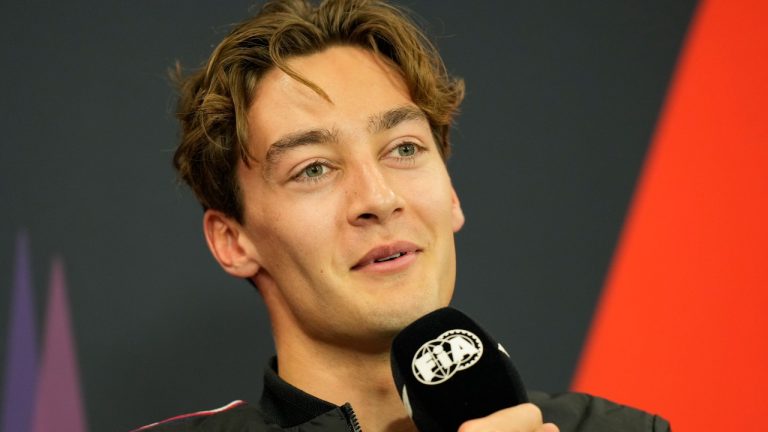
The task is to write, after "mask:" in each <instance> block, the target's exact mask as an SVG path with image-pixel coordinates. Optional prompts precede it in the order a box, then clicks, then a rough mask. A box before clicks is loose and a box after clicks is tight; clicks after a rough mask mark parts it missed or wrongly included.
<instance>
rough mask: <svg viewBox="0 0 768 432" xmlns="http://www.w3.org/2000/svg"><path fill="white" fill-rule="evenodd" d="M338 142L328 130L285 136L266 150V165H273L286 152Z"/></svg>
mask: <svg viewBox="0 0 768 432" xmlns="http://www.w3.org/2000/svg"><path fill="white" fill-rule="evenodd" d="M337 140H338V133H337V132H336V131H331V130H328V129H312V130H308V131H301V132H295V133H292V134H288V135H285V136H284V137H282V138H280V139H279V140H277V141H275V142H274V143H272V145H271V146H269V150H267V157H266V159H267V165H268V166H269V165H274V164H276V163H277V161H278V160H279V159H280V156H281V155H282V154H283V153H285V152H286V151H288V150H290V149H292V148H296V147H300V146H305V145H311V144H327V143H331V142H334V141H337Z"/></svg>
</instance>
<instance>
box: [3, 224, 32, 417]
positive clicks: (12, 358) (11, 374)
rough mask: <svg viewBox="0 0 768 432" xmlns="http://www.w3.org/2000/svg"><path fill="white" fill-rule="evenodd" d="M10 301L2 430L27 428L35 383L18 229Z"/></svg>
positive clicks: (28, 284)
mask: <svg viewBox="0 0 768 432" xmlns="http://www.w3.org/2000/svg"><path fill="white" fill-rule="evenodd" d="M10 305H11V311H10V314H9V315H10V321H9V323H8V339H7V342H6V343H7V344H8V345H7V350H6V353H7V354H6V355H7V358H6V362H5V379H4V380H3V382H4V383H5V385H4V388H3V408H2V419H3V420H2V421H3V423H2V426H3V427H2V431H3V432H29V428H30V426H31V418H32V408H33V404H34V400H35V387H36V385H37V382H36V380H37V342H36V338H37V336H36V334H35V333H36V327H35V313H34V305H33V301H32V273H31V271H30V264H29V242H28V240H27V235H26V233H25V232H20V233H19V234H18V236H17V238H16V263H15V267H14V278H13V289H12V293H11V301H10Z"/></svg>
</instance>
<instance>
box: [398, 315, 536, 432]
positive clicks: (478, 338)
mask: <svg viewBox="0 0 768 432" xmlns="http://www.w3.org/2000/svg"><path fill="white" fill-rule="evenodd" d="M391 356H392V375H393V376H394V378H395V385H396V386H397V391H398V392H399V393H400V398H401V399H402V400H403V404H405V408H406V410H407V411H408V414H409V415H410V416H411V418H412V419H413V422H414V423H415V424H416V427H417V428H418V429H419V432H456V431H457V430H458V429H459V426H460V425H461V424H462V423H464V422H465V421H467V420H470V419H474V418H478V417H485V416H487V415H489V414H491V413H494V412H496V411H498V410H501V409H504V408H509V407H511V406H515V405H519V404H521V403H525V402H528V396H527V395H526V393H525V386H524V385H523V381H522V380H521V379H520V375H519V374H518V373H517V370H515V367H514V365H513V364H512V361H511V360H510V359H509V354H507V352H506V351H505V350H504V348H503V347H502V346H501V345H500V344H499V343H498V342H496V341H495V340H494V339H493V338H492V337H491V336H490V335H489V334H488V333H486V332H485V330H483V329H482V328H481V327H480V326H479V325H477V323H475V322H474V321H473V320H472V319H470V318H469V317H468V316H466V315H464V314H463V313H461V312H459V311H458V310H456V309H453V308H449V307H447V308H443V309H438V310H436V311H434V312H432V313H429V314H427V315H425V316H423V317H421V318H419V319H418V320H416V321H414V322H413V323H412V324H410V325H409V326H408V327H406V328H404V329H403V330H402V331H401V332H400V333H399V334H398V335H397V336H395V339H394V340H393V341H392V354H391Z"/></svg>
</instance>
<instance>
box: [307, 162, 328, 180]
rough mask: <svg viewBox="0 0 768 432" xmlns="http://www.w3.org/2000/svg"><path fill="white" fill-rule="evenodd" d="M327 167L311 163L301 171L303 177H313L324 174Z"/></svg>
mask: <svg viewBox="0 0 768 432" xmlns="http://www.w3.org/2000/svg"><path fill="white" fill-rule="evenodd" d="M327 169H328V168H327V167H326V166H325V165H321V164H319V163H313V164H312V165H310V166H308V167H306V168H304V171H302V172H301V173H302V174H303V175H304V176H305V177H309V178H313V177H320V176H321V175H323V174H325V172H326V170H327Z"/></svg>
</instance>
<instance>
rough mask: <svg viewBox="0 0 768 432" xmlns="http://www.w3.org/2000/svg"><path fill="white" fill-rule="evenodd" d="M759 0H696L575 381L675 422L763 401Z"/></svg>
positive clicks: (767, 111) (763, 35)
mask: <svg viewBox="0 0 768 432" xmlns="http://www.w3.org/2000/svg"><path fill="white" fill-rule="evenodd" d="M766 315H768V2H766V1H764V0H744V1H734V0H730V1H729V0H712V1H707V2H703V3H702V4H700V5H699V8H698V11H697V15H696V17H695V20H694V22H693V23H692V26H691V30H690V33H689V35H688V40H687V43H686V46H685V49H684V51H683V55H682V57H681V60H680V63H679V65H678V70H677V73H676V77H675V79H674V81H673V85H672V86H671V88H670V93H669V95H668V98H667V103H666V106H665V108H664V112H663V113H662V116H661V119H660V122H659V125H658V129H657V131H656V135H655V138H654V142H653V143H652V146H651V150H650V153H649V155H648V159H647V160H646V165H645V168H644V171H643V174H642V176H641V178H640V182H639V185H638V189H637V191H636V195H635V197H634V200H633V202H632V206H631V208H630V213H629V216H628V220H627V222H626V225H625V228H624V233H623V235H622V238H621V239H620V242H619V246H618V249H617V251H616V255H615V257H614V261H613V265H612V268H611V271H610V273H609V275H608V278H607V280H606V286H605V289H604V292H603V297H602V299H601V302H600V304H599V306H598V310H597V313H596V315H595V319H594V322H593V325H592V329H591V333H590V335H589V338H588V340H587V344H586V346H585V349H584V353H583V356H582V360H581V364H580V365H579V368H578V371H577V373H576V376H575V378H574V383H573V388H574V389H575V390H577V391H586V392H589V393H595V394H599V395H602V396H605V397H608V398H611V399H614V400H616V401H618V402H622V403H626V404H631V405H635V406H638V407H640V408H643V409H646V410H649V411H652V412H657V413H660V414H662V415H663V416H665V417H666V418H668V419H670V420H671V422H672V426H673V429H674V430H675V431H676V432H680V431H717V430H742V429H748V430H760V429H762V428H765V427H766V426H765V425H764V424H763V422H761V423H757V424H756V423H755V422H756V421H757V420H759V419H761V418H764V416H765V413H767V412H768V395H766V393H768V319H767V318H766Z"/></svg>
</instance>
